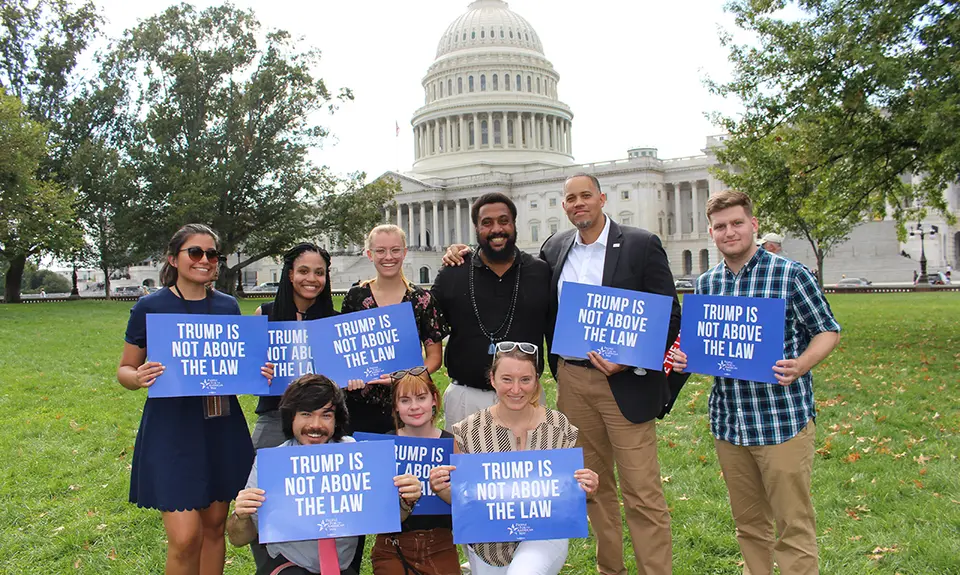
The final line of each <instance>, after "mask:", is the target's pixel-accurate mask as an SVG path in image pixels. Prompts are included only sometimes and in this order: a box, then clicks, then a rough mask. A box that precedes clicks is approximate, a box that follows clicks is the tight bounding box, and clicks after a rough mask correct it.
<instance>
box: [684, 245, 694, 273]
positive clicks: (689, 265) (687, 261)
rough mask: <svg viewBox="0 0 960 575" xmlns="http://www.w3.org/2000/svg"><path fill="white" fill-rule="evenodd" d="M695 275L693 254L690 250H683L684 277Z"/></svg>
mask: <svg viewBox="0 0 960 575" xmlns="http://www.w3.org/2000/svg"><path fill="white" fill-rule="evenodd" d="M691 273H693V254H691V253H690V250H683V275H685V276H688V275H690V274H691Z"/></svg>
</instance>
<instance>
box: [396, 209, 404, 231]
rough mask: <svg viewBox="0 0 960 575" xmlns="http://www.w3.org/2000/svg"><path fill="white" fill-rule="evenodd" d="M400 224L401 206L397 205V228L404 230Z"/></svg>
mask: <svg viewBox="0 0 960 575" xmlns="http://www.w3.org/2000/svg"><path fill="white" fill-rule="evenodd" d="M400 224H401V222H400V204H397V227H398V228H400V229H403V228H402V226H401V225H400Z"/></svg>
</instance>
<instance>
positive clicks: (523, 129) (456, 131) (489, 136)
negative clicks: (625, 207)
mask: <svg viewBox="0 0 960 575" xmlns="http://www.w3.org/2000/svg"><path fill="white" fill-rule="evenodd" d="M559 80H560V75H559V74H557V72H556V70H554V68H553V64H551V63H550V61H549V60H547V58H546V56H545V54H544V50H543V44H542V43H541V41H540V37H539V36H538V35H537V32H536V30H534V29H533V26H531V25H530V23H529V22H527V21H526V20H525V19H524V18H523V17H521V16H520V15H518V14H516V13H515V12H513V11H511V10H510V7H509V5H508V4H507V3H506V2H503V1H502V0H475V1H474V2H471V3H470V5H469V6H468V7H467V11H466V12H465V13H464V14H463V15H461V16H460V17H458V18H457V19H456V20H454V21H453V22H452V23H451V24H450V25H449V26H448V27H447V30H446V32H444V33H443V36H442V37H441V38H440V42H439V43H438V44H437V55H436V58H435V60H434V62H433V64H431V66H430V68H429V69H428V70H427V74H426V76H425V77H424V78H423V89H424V106H423V107H422V108H420V109H419V110H417V112H416V113H415V114H414V117H413V121H412V124H413V129H414V154H415V158H416V160H415V162H414V164H413V171H414V172H415V173H417V174H423V175H434V176H438V177H450V176H461V175H470V174H476V173H483V172H491V171H499V172H508V173H511V172H520V171H527V170H530V169H537V168H552V167H556V166H565V165H570V164H572V163H573V153H572V138H571V128H572V120H573V113H572V112H571V111H570V108H569V107H568V106H567V105H566V104H564V103H563V102H561V101H560V99H559V96H558V93H557V84H558V82H559Z"/></svg>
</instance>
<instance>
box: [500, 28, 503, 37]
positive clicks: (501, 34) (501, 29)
mask: <svg viewBox="0 0 960 575" xmlns="http://www.w3.org/2000/svg"><path fill="white" fill-rule="evenodd" d="M500 37H501V38H503V28H500Z"/></svg>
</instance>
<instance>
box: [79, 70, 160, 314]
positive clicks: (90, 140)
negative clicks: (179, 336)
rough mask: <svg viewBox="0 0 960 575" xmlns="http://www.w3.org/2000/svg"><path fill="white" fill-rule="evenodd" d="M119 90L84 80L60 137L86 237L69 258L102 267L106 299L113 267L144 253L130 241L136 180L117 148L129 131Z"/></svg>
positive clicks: (122, 264) (117, 266)
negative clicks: (120, 113)
mask: <svg viewBox="0 0 960 575" xmlns="http://www.w3.org/2000/svg"><path fill="white" fill-rule="evenodd" d="M119 96H120V94H119V92H118V90H116V88H115V87H111V86H96V85H92V86H87V87H86V88H85V89H84V91H83V93H82V94H81V95H80V97H78V98H76V100H74V102H73V103H72V105H71V106H70V110H69V114H68V117H67V119H66V122H65V124H64V128H63V138H62V145H63V148H64V150H65V154H64V156H65V157H66V158H67V160H66V162H65V166H66V169H65V175H66V181H67V183H68V185H69V186H70V187H71V189H73V190H75V191H76V193H77V196H78V200H77V216H78V222H79V223H80V225H81V226H82V229H83V234H84V238H85V240H86V241H85V245H84V246H83V249H81V250H77V251H76V252H75V253H74V254H72V256H71V258H70V259H71V261H73V262H74V264H75V265H76V264H85V265H92V266H96V267H97V268H99V269H100V270H101V271H102V272H103V275H104V278H105V279H104V292H105V294H106V297H107V298H108V299H109V298H110V276H111V274H112V272H114V271H116V270H120V269H123V268H126V267H127V266H130V265H132V264H134V263H136V262H138V261H140V260H142V259H144V257H143V254H142V253H140V252H138V251H137V250H136V249H135V248H134V245H133V244H134V242H133V237H134V230H133V229H132V227H131V220H132V217H133V212H134V208H133V206H134V205H135V191H136V185H135V175H134V172H133V168H132V166H131V162H130V160H129V158H128V157H126V156H124V155H123V154H122V147H123V142H125V141H126V139H127V138H128V137H129V132H128V131H127V127H126V126H125V125H124V123H123V122H122V120H121V118H120V117H119V116H118V114H117V113H116V110H117V108H118V106H119V105H120V102H119V100H118V97H119Z"/></svg>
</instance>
